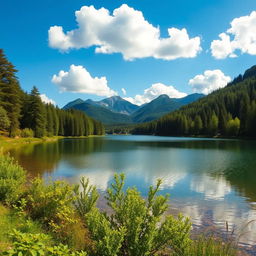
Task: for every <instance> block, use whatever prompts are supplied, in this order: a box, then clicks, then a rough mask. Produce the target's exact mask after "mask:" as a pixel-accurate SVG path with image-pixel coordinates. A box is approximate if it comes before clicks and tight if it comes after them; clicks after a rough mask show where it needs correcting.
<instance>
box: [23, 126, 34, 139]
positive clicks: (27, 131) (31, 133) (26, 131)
mask: <svg viewBox="0 0 256 256" xmlns="http://www.w3.org/2000/svg"><path fill="white" fill-rule="evenodd" d="M20 136H21V137H22V138H29V137H34V131H33V130H31V129H29V128H25V129H23V130H21V131H20Z"/></svg>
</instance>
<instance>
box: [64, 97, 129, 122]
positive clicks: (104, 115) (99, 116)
mask: <svg viewBox="0 0 256 256" xmlns="http://www.w3.org/2000/svg"><path fill="white" fill-rule="evenodd" d="M74 102H75V101H72V102H70V103H68V104H67V105H66V106H64V109H68V108H72V109H77V110H80V111H82V112H85V113H86V114H87V115H88V116H90V117H92V118H94V119H95V120H98V121H101V122H102V123H104V124H105V125H113V124H115V125H116V124H120V125H121V124H130V123H132V120H131V118H130V116H128V115H125V114H120V113H114V112H112V111H111V110H108V109H106V108H104V107H101V106H99V105H92V104H89V103H87V102H83V103H79V104H73V103H74Z"/></svg>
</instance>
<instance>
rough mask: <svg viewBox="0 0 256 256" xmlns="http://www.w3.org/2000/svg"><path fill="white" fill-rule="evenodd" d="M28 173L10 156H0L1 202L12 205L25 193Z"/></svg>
mask: <svg viewBox="0 0 256 256" xmlns="http://www.w3.org/2000/svg"><path fill="white" fill-rule="evenodd" d="M25 180H26V172H25V170H24V169H23V168H22V167H20V166H19V165H18V164H17V163H15V162H14V160H13V158H11V157H10V156H3V155H0V201H2V202H3V203H6V204H12V203H14V202H15V201H16V200H18V198H19V196H20V194H21V193H22V191H23V186H24V183H25Z"/></svg>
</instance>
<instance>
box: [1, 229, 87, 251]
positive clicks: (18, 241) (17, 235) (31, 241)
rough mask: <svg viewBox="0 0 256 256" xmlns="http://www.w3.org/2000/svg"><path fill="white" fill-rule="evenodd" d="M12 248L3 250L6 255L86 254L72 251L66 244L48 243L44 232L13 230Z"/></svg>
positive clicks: (48, 239) (48, 240) (48, 238)
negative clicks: (31, 232) (33, 232)
mask: <svg viewBox="0 0 256 256" xmlns="http://www.w3.org/2000/svg"><path fill="white" fill-rule="evenodd" d="M10 236H11V238H12V240H13V248H12V249H10V250H8V251H5V252H4V253H3V255H8V256H60V255H62V256H69V255H70V256H86V255H87V253H86V252H78V251H75V252H72V251H71V250H70V249H69V248H68V246H66V245H63V244H59V245H57V246H56V245H55V246H51V245H49V243H50V237H49V236H47V235H45V234H41V233H39V234H29V233H27V234H25V233H22V232H19V231H17V230H14V231H13V233H12V234H11V235H10Z"/></svg>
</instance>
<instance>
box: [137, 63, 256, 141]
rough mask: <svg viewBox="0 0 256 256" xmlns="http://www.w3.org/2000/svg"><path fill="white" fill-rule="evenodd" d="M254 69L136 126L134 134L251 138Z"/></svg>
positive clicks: (255, 115)
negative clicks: (172, 110)
mask: <svg viewBox="0 0 256 256" xmlns="http://www.w3.org/2000/svg"><path fill="white" fill-rule="evenodd" d="M255 129H256V66H253V67H251V68H250V69H248V70H246V71H245V73H244V75H239V76H238V77H237V78H235V79H234V80H233V82H231V83H230V84H228V85H227V86H226V87H225V88H223V89H219V90H217V91H215V92H213V93H211V94H209V95H208V96H206V97H203V98H201V99H199V100H197V101H196V102H194V103H191V104H189V105H186V106H183V107H182V108H181V109H179V110H177V111H175V112H172V113H169V114H167V115H165V116H163V117H161V118H160V119H158V120H157V121H153V122H150V123H146V124H144V125H140V126H138V127H136V128H135V129H134V130H133V133H134V134H158V135H171V136H172V135H174V136H176V135H177V136H183V135H206V136H215V135H223V136H238V135H239V136H253V137H254V136H255Z"/></svg>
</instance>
